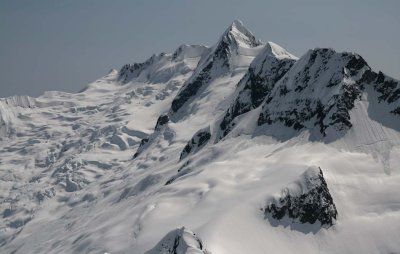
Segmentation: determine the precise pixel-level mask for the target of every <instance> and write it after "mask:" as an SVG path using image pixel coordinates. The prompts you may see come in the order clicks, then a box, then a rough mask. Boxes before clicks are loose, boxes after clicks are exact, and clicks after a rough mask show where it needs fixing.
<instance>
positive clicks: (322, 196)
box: [264, 167, 338, 227]
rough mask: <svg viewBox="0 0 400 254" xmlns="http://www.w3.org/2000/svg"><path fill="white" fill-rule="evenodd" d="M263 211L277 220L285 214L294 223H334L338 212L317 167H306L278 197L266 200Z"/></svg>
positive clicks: (323, 224)
mask: <svg viewBox="0 0 400 254" xmlns="http://www.w3.org/2000/svg"><path fill="white" fill-rule="evenodd" d="M264 213H265V216H266V217H268V216H272V218H274V219H277V220H281V219H283V218H284V217H285V216H287V217H289V218H290V219H292V222H294V223H303V224H304V223H310V224H314V223H317V222H319V223H321V225H322V226H327V227H330V226H332V225H333V224H334V222H335V220H336V218H337V214H338V213H337V210H336V206H335V203H334V202H333V198H332V196H331V194H330V193H329V190H328V186H327V184H326V182H325V179H324V175H323V173H322V170H321V168H319V167H310V168H309V169H307V170H306V171H305V172H304V173H303V174H302V175H301V177H300V179H299V180H298V181H296V182H294V183H293V184H291V185H289V186H288V187H286V188H284V189H283V190H282V194H281V196H280V197H279V198H277V199H276V198H275V199H273V200H272V201H270V202H269V204H268V205H267V206H266V207H265V209H264Z"/></svg>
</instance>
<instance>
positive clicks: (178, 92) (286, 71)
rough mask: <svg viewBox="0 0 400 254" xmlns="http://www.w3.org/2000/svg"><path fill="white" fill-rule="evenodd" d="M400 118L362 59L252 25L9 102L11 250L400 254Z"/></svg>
mask: <svg viewBox="0 0 400 254" xmlns="http://www.w3.org/2000/svg"><path fill="white" fill-rule="evenodd" d="M399 112H400V82H399V81H397V80H394V79H391V78H390V77H387V76H385V75H384V74H383V73H381V72H375V71H374V70H372V69H371V68H370V67H369V66H368V64H367V63H366V61H364V59H362V57H361V56H359V55H357V54H355V53H347V52H336V51H334V50H332V49H313V50H310V51H309V52H307V53H306V54H305V55H304V56H302V57H301V58H297V57H295V56H293V55H292V54H290V53H289V52H288V51H287V50H285V49H283V48H282V47H280V46H279V45H277V44H275V43H272V42H268V43H266V44H264V43H261V42H260V41H259V40H258V39H256V38H255V37H254V35H253V34H252V33H251V32H250V31H249V30H247V29H246V28H245V27H244V25H243V23H242V22H240V21H234V22H233V23H232V24H231V25H230V26H229V27H228V29H227V30H226V31H225V32H224V33H223V35H222V36H221V37H220V38H219V39H218V41H217V43H216V44H215V45H214V46H212V47H204V46H195V45H192V46H190V45H182V46H180V47H179V48H178V49H177V50H176V51H175V52H174V53H172V54H160V55H154V56H152V57H151V58H150V59H149V60H147V61H145V62H144V63H136V64H131V65H125V66H124V67H123V68H122V69H121V70H120V71H116V70H112V71H111V72H110V73H109V74H107V75H106V76H104V77H102V78H100V79H98V80H96V81H95V82H93V83H91V84H89V85H88V86H87V87H86V88H85V89H84V90H83V91H82V92H80V93H76V94H70V93H64V92H46V93H45V94H43V95H42V96H40V97H38V98H30V97H11V98H5V99H1V100H0V212H1V214H0V253H135V254H136V253H138V254H143V253H149V254H150V253H151V254H157V253H164V254H166V253H179V254H184V253H187V254H189V253H207V254H209V253H212V254H224V253H229V254H236V253H238V254H239V253H240V254H242V253H252V254H258V253H260V254H261V253H266V252H271V253H400V242H399V241H398V239H400V196H399V195H398V190H399V188H400V113H399ZM224 121H225V125H224V126H225V127H224V126H223V125H222V123H223V122H224ZM322 172H323V173H322ZM272 204H274V205H275V208H272Z"/></svg>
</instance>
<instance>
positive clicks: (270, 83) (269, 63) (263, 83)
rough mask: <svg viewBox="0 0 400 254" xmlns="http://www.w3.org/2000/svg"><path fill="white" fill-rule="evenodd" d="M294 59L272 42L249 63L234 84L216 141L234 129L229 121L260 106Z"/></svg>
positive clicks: (233, 124)
mask: <svg viewBox="0 0 400 254" xmlns="http://www.w3.org/2000/svg"><path fill="white" fill-rule="evenodd" d="M296 60H297V58H296V57H295V56H293V55H292V54H290V53H288V52H287V51H286V50H285V49H283V48H281V47H280V46H278V45H277V44H275V43H273V42H268V43H267V44H266V45H265V47H264V49H263V51H261V52H260V53H259V55H258V56H257V57H256V58H255V59H254V61H253V62H252V63H251V65H250V67H249V70H248V71H247V73H246V74H245V76H244V77H243V78H242V80H241V81H240V82H239V84H238V90H239V92H238V95H237V97H236V99H235V101H234V102H233V104H232V105H231V106H230V107H229V108H228V110H227V111H226V114H225V116H224V118H223V120H222V121H221V123H220V134H219V136H218V137H217V139H218V140H220V139H221V138H223V137H225V136H226V135H227V134H228V133H229V132H230V131H231V129H232V128H233V127H234V126H235V123H234V122H233V120H234V119H235V118H236V117H237V116H239V115H241V114H244V113H246V112H248V111H250V110H252V109H255V108H257V107H258V106H260V105H261V103H262V102H263V101H264V99H265V98H266V97H267V95H268V94H269V93H270V92H271V90H272V88H273V87H274V85H275V83H276V82H277V81H279V80H280V79H281V78H282V76H283V75H285V73H286V72H287V71H288V70H289V69H290V68H291V67H292V65H293V64H294V63H295V62H296Z"/></svg>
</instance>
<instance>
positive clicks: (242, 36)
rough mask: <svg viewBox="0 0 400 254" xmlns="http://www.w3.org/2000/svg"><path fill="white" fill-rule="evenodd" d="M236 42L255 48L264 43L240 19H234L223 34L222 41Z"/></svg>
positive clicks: (241, 45)
mask: <svg viewBox="0 0 400 254" xmlns="http://www.w3.org/2000/svg"><path fill="white" fill-rule="evenodd" d="M222 41H223V42H225V43H228V44H230V43H229V42H234V43H235V44H236V45H238V46H240V47H245V48H254V47H257V46H259V45H261V44H262V43H261V42H260V41H259V40H258V39H256V38H255V37H254V35H253V34H252V33H251V32H250V31H249V30H248V29H247V28H246V27H245V26H244V25H243V22H242V21H240V20H234V21H233V22H232V24H231V25H230V26H229V27H228V28H227V29H226V30H225V32H224V33H223V35H222V36H221V39H220V42H222Z"/></svg>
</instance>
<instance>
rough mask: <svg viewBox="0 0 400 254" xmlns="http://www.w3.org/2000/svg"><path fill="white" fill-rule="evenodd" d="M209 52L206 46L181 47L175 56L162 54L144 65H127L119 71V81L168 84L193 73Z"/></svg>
mask: <svg viewBox="0 0 400 254" xmlns="http://www.w3.org/2000/svg"><path fill="white" fill-rule="evenodd" d="M208 51H209V49H208V47H206V46H200V45H181V46H179V47H178V49H177V50H175V52H174V53H173V54H167V53H160V54H157V55H152V56H151V57H150V58H149V59H147V60H146V61H144V62H142V63H133V64H125V65H124V66H123V67H122V68H121V70H120V71H119V77H118V80H119V81H120V82H121V83H122V84H125V83H128V82H131V81H138V82H150V83H166V82H168V81H170V80H171V79H173V78H174V77H176V76H178V75H184V74H186V73H190V72H191V71H193V70H194V69H195V68H196V66H197V63H198V61H199V60H200V58H201V57H202V56H203V55H204V54H205V53H206V52H208Z"/></svg>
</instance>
